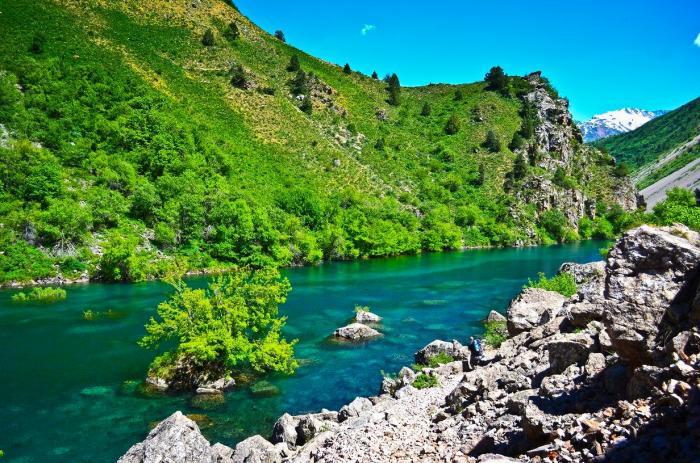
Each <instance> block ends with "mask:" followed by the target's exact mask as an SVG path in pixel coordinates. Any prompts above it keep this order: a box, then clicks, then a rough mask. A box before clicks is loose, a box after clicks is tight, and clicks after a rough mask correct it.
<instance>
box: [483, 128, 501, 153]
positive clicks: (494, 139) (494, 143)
mask: <svg viewBox="0 0 700 463" xmlns="http://www.w3.org/2000/svg"><path fill="white" fill-rule="evenodd" d="M484 147H485V148H487V149H488V150H489V151H491V152H492V153H497V152H499V151H501V141H500V140H499V139H498V136H497V135H496V133H495V132H494V131H493V130H489V131H488V133H487V134H486V141H485V142H484Z"/></svg>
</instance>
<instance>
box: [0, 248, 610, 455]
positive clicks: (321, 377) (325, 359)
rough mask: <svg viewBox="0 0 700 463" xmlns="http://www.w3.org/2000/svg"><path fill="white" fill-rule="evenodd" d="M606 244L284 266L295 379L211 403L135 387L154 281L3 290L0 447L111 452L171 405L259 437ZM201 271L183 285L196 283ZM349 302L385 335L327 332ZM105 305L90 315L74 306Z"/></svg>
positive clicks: (475, 324)
mask: <svg viewBox="0 0 700 463" xmlns="http://www.w3.org/2000/svg"><path fill="white" fill-rule="evenodd" d="M600 247H602V243H599V242H598V243H596V242H585V243H580V244H572V245H564V246H549V247H537V248H526V249H495V250H472V251H464V252H456V253H442V254H424V255H420V256H410V257H398V258H392V259H382V260H370V261H359V262H340V263H330V264H324V265H321V266H318V267H310V268H297V269H289V270H286V271H285V274H286V276H287V277H289V279H290V280H291V283H292V287H293V290H292V292H291V294H290V296H289V299H288V302H287V303H286V304H285V305H284V306H283V307H282V313H283V314H284V315H286V316H288V317H289V320H288V326H287V328H286V335H287V336H288V337H290V338H298V339H299V344H298V345H297V349H296V352H297V357H298V358H300V359H303V364H304V366H303V367H301V368H300V369H299V370H298V373H297V374H296V375H294V376H292V377H284V378H268V379H269V380H270V382H271V383H273V384H274V385H275V386H276V387H277V388H279V391H280V392H279V394H277V395H275V396H271V397H253V395H252V394H251V392H250V390H249V389H248V388H240V389H237V390H234V391H232V392H230V393H228V394H226V400H225V402H224V403H221V404H212V403H199V402H198V399H194V398H193V397H191V396H167V395H165V396H155V397H153V396H148V395H146V394H143V393H142V392H140V391H139V390H137V388H136V387H135V385H136V384H137V382H138V381H139V380H140V379H142V378H143V377H144V374H145V372H146V370H147V366H148V364H149V362H150V360H151V358H152V356H153V353H152V352H148V351H144V350H142V349H140V348H139V347H138V346H137V345H136V341H137V339H139V337H140V336H142V335H143V325H144V323H145V322H146V321H147V320H148V318H149V316H151V315H152V314H153V313H154V311H155V307H156V305H157V304H158V303H159V302H160V301H162V300H163V299H164V298H166V297H167V295H168V294H169V292H170V288H169V287H168V286H167V285H165V284H163V283H159V282H151V283H141V284H129V285H126V284H125V285H117V284H115V285H106V284H90V285H84V286H74V287H68V288H67V290H68V298H67V299H66V300H65V301H62V302H60V303H56V304H50V305H35V304H14V303H12V302H11V301H10V297H11V295H12V294H13V292H11V291H2V292H0V398H1V401H0V449H2V450H4V451H5V458H4V459H3V460H2V461H3V462H71V463H77V462H114V461H116V459H117V458H118V457H119V456H120V455H122V454H123V453H124V452H125V451H126V450H127V449H128V448H129V446H130V445H132V444H134V443H135V442H137V441H140V440H142V439H143V438H144V437H145V435H146V434H147V433H148V430H149V427H150V426H152V425H153V422H155V421H158V420H161V419H163V418H165V417H167V416H168V415H169V414H171V413H173V412H174V411H176V410H182V411H183V413H188V414H200V415H203V416H200V417H199V418H198V419H199V422H200V426H201V427H202V430H203V432H204V434H205V435H206V436H207V437H208V438H209V439H211V440H212V441H220V442H223V443H225V444H227V445H231V446H233V445H234V444H235V443H236V442H237V441H239V440H241V439H243V438H245V437H248V436H250V435H252V434H256V433H259V434H262V435H263V436H265V437H268V436H269V434H270V431H271V429H272V425H273V424H274V422H275V420H276V419H277V418H278V417H279V416H280V415H281V414H282V413H283V412H285V411H288V412H290V413H292V414H297V413H304V412H309V411H317V410H319V409H320V408H322V407H325V408H329V409H338V408H339V407H341V406H342V405H343V404H345V403H347V402H348V401H350V400H352V399H353V398H354V397H356V396H359V395H363V396H367V395H374V394H376V393H377V392H378V389H379V384H380V382H381V371H382V370H383V371H386V372H394V371H397V370H398V369H399V368H400V367H401V366H403V365H409V364H411V363H412V362H413V353H414V352H415V351H416V350H417V349H419V348H420V347H422V346H424V345H425V344H427V343H428V342H430V341H432V340H434V339H438V338H441V339H445V340H451V339H459V340H460V341H462V342H464V341H465V339H467V338H468V337H469V336H470V335H472V334H478V333H480V331H481V324H480V320H481V319H482V318H483V317H484V316H485V315H486V314H487V313H488V311H489V310H491V309H496V310H499V311H503V310H504V309H505V307H506V305H507V304H508V301H509V300H510V299H511V298H512V297H513V296H514V295H515V294H517V292H518V291H519V289H520V288H521V286H522V285H523V283H524V282H525V281H526V280H527V278H528V277H535V276H536V275H537V272H540V271H544V272H546V273H548V274H553V273H554V272H555V271H556V270H557V269H558V267H559V265H560V264H562V263H563V262H567V261H576V262H590V261H593V260H598V259H600V256H599V255H598V249H599V248H600ZM205 282H206V280H205V279H203V278H199V279H192V280H190V283H191V284H192V285H196V286H201V285H203V284H205ZM356 304H360V305H368V306H370V307H371V308H372V310H373V311H374V312H376V313H378V314H379V315H381V316H382V317H384V320H383V325H382V328H381V331H382V332H383V333H384V336H383V337H382V338H380V339H378V340H376V341H372V342H369V343H367V344H363V345H355V346H351V345H337V344H334V343H330V342H328V340H327V337H328V335H329V334H331V333H332V332H333V330H334V329H335V328H337V327H338V326H341V325H343V324H344V323H346V322H348V321H349V320H350V319H351V318H352V316H353V308H354V306H355V305H356ZM88 309H92V310H93V311H106V310H109V309H111V310H112V311H114V314H115V317H113V318H109V319H100V320H93V321H86V320H84V319H83V311H85V310H88Z"/></svg>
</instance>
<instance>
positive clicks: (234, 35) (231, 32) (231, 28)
mask: <svg viewBox="0 0 700 463" xmlns="http://www.w3.org/2000/svg"><path fill="white" fill-rule="evenodd" d="M224 36H225V37H226V38H227V39H228V40H230V41H232V42H234V41H236V40H238V39H239V38H240V37H241V31H240V30H239V29H238V24H236V23H235V22H234V21H231V23H230V24H229V25H228V29H226V32H225V34H224Z"/></svg>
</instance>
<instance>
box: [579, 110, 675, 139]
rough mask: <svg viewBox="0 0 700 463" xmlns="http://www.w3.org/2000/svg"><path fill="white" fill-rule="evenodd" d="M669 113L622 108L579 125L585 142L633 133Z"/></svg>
mask: <svg viewBox="0 0 700 463" xmlns="http://www.w3.org/2000/svg"><path fill="white" fill-rule="evenodd" d="M667 112H668V111H664V110H659V111H648V110H646V109H639V108H622V109H616V110H614V111H608V112H606V113H603V114H598V115H596V116H593V117H592V118H591V119H589V120H588V121H585V122H580V123H579V124H578V126H579V128H580V129H581V133H583V140H584V141H585V142H587V143H588V142H592V141H596V140H599V139H601V138H605V137H610V136H612V135H618V134H620V133H626V132H631V131H632V130H634V129H636V128H639V127H641V126H642V125H644V124H646V123H647V122H649V121H650V120H652V119H654V118H655V117H659V116H661V115H663V114H666V113H667Z"/></svg>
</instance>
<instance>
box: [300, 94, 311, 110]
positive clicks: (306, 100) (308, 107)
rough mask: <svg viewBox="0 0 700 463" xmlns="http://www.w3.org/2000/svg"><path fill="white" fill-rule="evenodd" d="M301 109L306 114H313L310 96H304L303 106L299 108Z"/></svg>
mask: <svg viewBox="0 0 700 463" xmlns="http://www.w3.org/2000/svg"><path fill="white" fill-rule="evenodd" d="M299 109H301V110H302V111H303V112H305V113H306V114H311V113H312V112H313V109H314V106H313V103H312V101H311V95H310V94H307V95H304V99H303V100H302V101H301V106H299Z"/></svg>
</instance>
